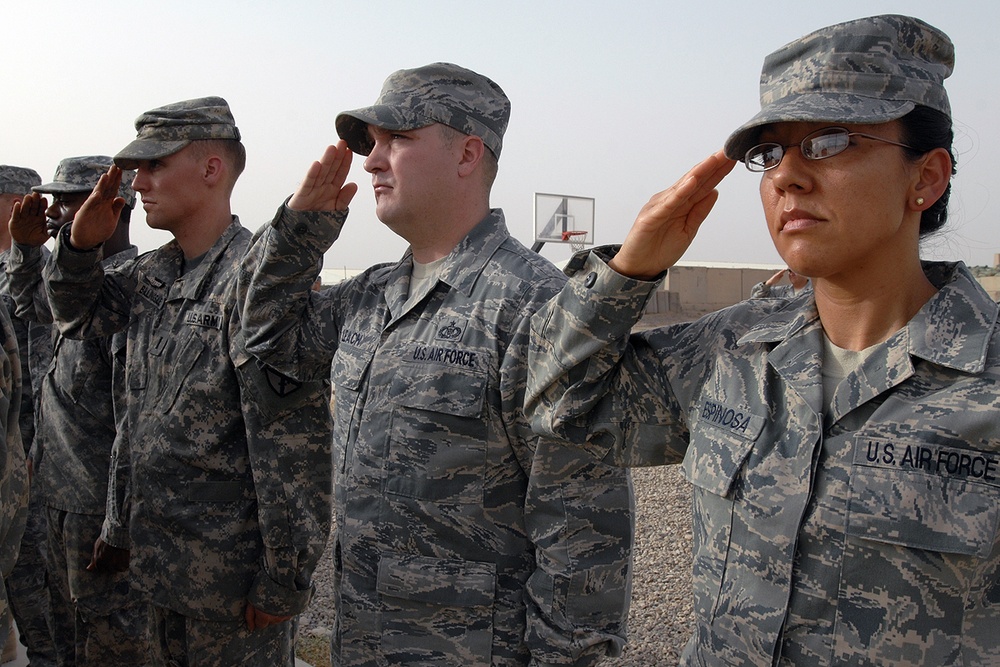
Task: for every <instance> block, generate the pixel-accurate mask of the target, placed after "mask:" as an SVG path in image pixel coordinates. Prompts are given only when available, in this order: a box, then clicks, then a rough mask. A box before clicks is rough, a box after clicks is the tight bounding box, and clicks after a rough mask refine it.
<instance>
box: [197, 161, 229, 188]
mask: <svg viewBox="0 0 1000 667" xmlns="http://www.w3.org/2000/svg"><path fill="white" fill-rule="evenodd" d="M225 173H226V164H225V162H223V160H222V158H221V157H219V156H218V155H211V154H210V155H209V156H208V157H206V158H205V161H204V162H203V163H202V176H203V178H204V179H205V182H206V183H208V184H210V185H216V184H217V183H219V182H220V181H221V180H222V178H223V176H225Z"/></svg>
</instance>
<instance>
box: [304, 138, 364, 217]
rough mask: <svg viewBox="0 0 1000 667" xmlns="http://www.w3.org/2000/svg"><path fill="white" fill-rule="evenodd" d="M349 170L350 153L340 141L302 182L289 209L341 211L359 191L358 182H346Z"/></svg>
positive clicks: (326, 152) (327, 150) (310, 168)
mask: <svg viewBox="0 0 1000 667" xmlns="http://www.w3.org/2000/svg"><path fill="white" fill-rule="evenodd" d="M350 170H351V150H350V149H349V148H348V147H347V143H346V142H344V141H340V142H338V143H337V145H335V146H329V147H327V149H326V151H325V152H324V153H323V157H322V158H320V159H319V161H317V162H313V163H312V165H311V166H310V167H309V171H308V172H307V173H306V177H305V178H304V179H302V182H301V183H300V184H299V187H298V189H297V190H296V191H295V194H294V195H292V198H291V199H289V200H288V208H290V209H292V210H293V211H344V210H346V209H347V206H348V205H349V204H350V203H351V200H352V199H353V198H354V195H355V194H356V193H357V191H358V184H357V183H345V181H346V180H347V173H348V172H349V171H350Z"/></svg>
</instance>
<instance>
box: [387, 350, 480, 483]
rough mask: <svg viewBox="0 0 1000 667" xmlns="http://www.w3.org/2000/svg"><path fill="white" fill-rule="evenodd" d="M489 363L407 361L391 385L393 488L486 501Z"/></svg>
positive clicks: (389, 474)
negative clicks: (485, 365)
mask: <svg viewBox="0 0 1000 667" xmlns="http://www.w3.org/2000/svg"><path fill="white" fill-rule="evenodd" d="M486 381H487V372H486V370H485V368H475V369H467V368H466V369H461V370H459V369H453V368H446V367H441V366H434V365H426V364H403V365H402V366H401V367H400V369H399V371H398V372H397V373H396V374H395V375H394V376H393V379H392V381H391V387H390V397H391V398H390V400H391V402H392V404H393V408H392V425H391V433H390V442H389V457H388V461H387V463H386V466H387V480H386V491H387V492H389V493H393V494H397V495H400V496H406V497H410V498H419V499H423V500H434V501H442V502H456V503H480V502H482V497H483V477H484V475H485V469H486V449H487V441H488V439H489V428H488V426H487V422H486V420H485V418H484V414H483V412H484V405H483V403H484V400H485V394H486Z"/></svg>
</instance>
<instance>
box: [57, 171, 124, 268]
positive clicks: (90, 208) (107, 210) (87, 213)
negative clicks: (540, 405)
mask: <svg viewBox="0 0 1000 667" xmlns="http://www.w3.org/2000/svg"><path fill="white" fill-rule="evenodd" d="M121 184H122V170H121V169H119V168H118V167H116V166H115V165H111V166H110V167H109V168H108V171H107V173H105V174H101V178H100V180H99V181H97V185H95V186H94V191H93V192H91V193H90V196H89V197H87V201H85V202H84V203H83V206H81V207H80V210H79V211H77V212H76V217H74V218H73V228H72V230H71V231H70V237H69V241H70V243H72V244H73V247H74V248H77V249H79V250H89V249H91V248H96V247H97V246H99V245H101V244H102V243H104V242H105V241H107V240H108V239H109V238H111V235H112V234H114V233H115V229H116V228H117V227H118V216H119V215H121V212H122V208H124V206H125V200H124V199H123V198H121V197H119V196H118V189H119V188H120V187H121Z"/></svg>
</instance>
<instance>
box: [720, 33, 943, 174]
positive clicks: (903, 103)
mask: <svg viewBox="0 0 1000 667" xmlns="http://www.w3.org/2000/svg"><path fill="white" fill-rule="evenodd" d="M954 66H955V47H954V45H953V44H952V43H951V40H950V39H949V38H948V36H947V35H945V34H944V33H943V32H941V31H940V30H938V29H937V28H935V27H933V26H930V25H928V24H927V23H924V22H923V21H921V20H919V19H915V18H911V17H909V16H899V15H884V16H872V17H869V18H863V19H857V20H855V21H848V22H846V23H839V24H837V25H832V26H829V27H826V28H822V29H820V30H817V31H816V32H814V33H811V34H809V35H806V36H805V37H802V38H800V39H797V40H795V41H794V42H790V43H788V44H786V45H785V46H783V47H781V48H780V49H778V50H777V51H775V52H774V53H772V54H771V55H769V56H767V58H765V59H764V67H763V69H762V70H761V75H760V106H761V110H760V112H759V113H758V114H757V115H756V116H754V117H753V118H751V119H750V121H749V122H747V123H746V124H744V125H743V126H742V127H741V128H739V129H738V130H736V131H735V132H733V133H732V134H731V135H730V136H729V139H727V140H726V147H725V150H726V156H727V157H729V158H730V159H733V160H740V159H742V158H743V156H744V154H745V153H746V151H747V150H749V149H750V148H752V147H753V146H754V144H755V143H756V142H757V137H758V136H759V133H760V129H761V127H762V126H764V125H767V124H769V123H780V122H794V121H820V122H826V121H829V122H832V123H887V122H889V121H892V120H896V119H898V118H902V117H903V116H905V115H906V114H908V113H909V112H910V111H912V110H913V109H914V107H916V106H918V105H919V106H926V107H930V108H932V109H936V110H938V111H940V112H942V113H944V114H945V115H947V116H948V117H949V118H950V117H951V106H950V104H949V103H948V93H947V92H946V91H945V89H944V80H945V79H946V78H948V76H949V75H951V72H952V69H953V68H954Z"/></svg>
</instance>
